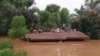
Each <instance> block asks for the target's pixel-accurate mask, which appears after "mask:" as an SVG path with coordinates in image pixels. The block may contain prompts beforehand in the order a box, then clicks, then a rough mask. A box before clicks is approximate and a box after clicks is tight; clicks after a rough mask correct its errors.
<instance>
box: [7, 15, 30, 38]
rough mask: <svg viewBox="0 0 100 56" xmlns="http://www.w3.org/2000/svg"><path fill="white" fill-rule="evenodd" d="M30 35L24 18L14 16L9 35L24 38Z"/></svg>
mask: <svg viewBox="0 0 100 56" xmlns="http://www.w3.org/2000/svg"><path fill="white" fill-rule="evenodd" d="M27 33H28V29H27V28H26V25H25V18H24V16H14V17H13V20H12V26H11V29H10V30H9V32H8V34H9V36H10V37H21V38H22V37H24V36H25V35H26V34H27Z"/></svg>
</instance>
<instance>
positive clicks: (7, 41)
mask: <svg viewBox="0 0 100 56" xmlns="http://www.w3.org/2000/svg"><path fill="white" fill-rule="evenodd" d="M5 48H10V49H12V48H13V44H12V42H11V40H10V39H5V40H4V41H1V42H0V50H3V49H5Z"/></svg>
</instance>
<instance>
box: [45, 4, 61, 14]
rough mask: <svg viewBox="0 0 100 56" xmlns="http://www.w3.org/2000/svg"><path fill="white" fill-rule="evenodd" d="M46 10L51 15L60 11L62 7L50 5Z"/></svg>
mask: <svg viewBox="0 0 100 56" xmlns="http://www.w3.org/2000/svg"><path fill="white" fill-rule="evenodd" d="M46 10H47V11H49V12H51V13H57V12H59V10H60V6H59V5H56V4H49V5H47V7H46Z"/></svg>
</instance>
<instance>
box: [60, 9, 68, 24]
mask: <svg viewBox="0 0 100 56" xmlns="http://www.w3.org/2000/svg"><path fill="white" fill-rule="evenodd" d="M60 16H61V24H62V25H63V24H68V20H69V18H68V16H69V12H68V10H67V9H66V8H63V9H62V10H61V12H60Z"/></svg>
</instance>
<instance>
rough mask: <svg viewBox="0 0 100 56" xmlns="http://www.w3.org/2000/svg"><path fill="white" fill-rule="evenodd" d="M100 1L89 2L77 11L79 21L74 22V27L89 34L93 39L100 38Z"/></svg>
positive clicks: (88, 0)
mask: <svg viewBox="0 0 100 56" xmlns="http://www.w3.org/2000/svg"><path fill="white" fill-rule="evenodd" d="M97 1H98V0H87V2H86V3H85V5H84V6H87V7H86V8H85V7H84V6H83V7H81V9H79V10H76V12H77V14H78V15H79V17H78V18H79V20H75V21H73V22H72V27H73V28H76V29H77V30H80V31H82V32H84V33H86V34H88V35H89V36H90V37H91V38H92V39H99V38H100V25H99V24H100V16H99V15H100V14H99V13H98V12H96V10H94V9H95V7H96V6H97V4H99V3H97ZM98 8H99V7H98Z"/></svg>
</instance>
